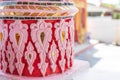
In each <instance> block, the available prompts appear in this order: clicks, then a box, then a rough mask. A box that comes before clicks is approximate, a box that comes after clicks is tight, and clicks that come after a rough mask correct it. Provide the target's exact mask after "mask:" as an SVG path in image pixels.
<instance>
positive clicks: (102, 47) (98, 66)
mask: <svg viewBox="0 0 120 80" xmlns="http://www.w3.org/2000/svg"><path fill="white" fill-rule="evenodd" d="M76 58H77V59H81V60H86V61H89V62H90V65H91V68H90V70H89V71H88V72H87V73H85V74H84V73H80V77H79V79H78V80H120V47H117V46H114V45H109V44H98V45H96V46H95V47H93V48H91V49H89V50H87V51H85V52H84V53H82V54H80V55H79V56H78V57H76ZM74 80H75V79H74Z"/></svg>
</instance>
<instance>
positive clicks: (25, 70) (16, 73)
mask: <svg viewBox="0 0 120 80" xmlns="http://www.w3.org/2000/svg"><path fill="white" fill-rule="evenodd" d="M70 20H71V19H66V21H67V22H69V21H70ZM14 21H15V20H4V23H5V24H8V26H9V25H10V24H11V23H13V22H14ZM46 22H50V23H52V25H54V24H55V23H56V22H60V20H46ZM22 23H24V24H27V25H28V26H29V29H28V36H29V37H28V41H27V43H26V46H27V45H28V42H29V41H31V42H32V45H33V46H34V48H35V45H34V43H33V41H32V39H31V36H30V34H31V33H30V32H31V30H30V25H31V24H32V23H37V20H23V21H22ZM8 31H10V30H9V29H8ZM52 33H55V28H54V27H53V28H52ZM68 33H69V39H70V31H69V32H68ZM53 40H54V41H55V43H56V45H57V49H58V43H57V40H56V39H55V36H54V34H52V41H53ZM8 41H10V40H9V38H8V40H7V42H6V47H7V44H8ZM52 41H51V42H50V46H49V50H50V47H51V43H52ZM11 44H12V43H11ZM26 46H25V50H24V51H26ZM49 50H48V51H49ZM58 50H59V49H58ZM35 51H36V52H37V50H36V48H35ZM5 54H6V53H5ZM59 54H62V53H60V50H59ZM60 59H61V56H60V55H59V57H58V60H57V63H56V64H57V69H56V72H55V73H61V72H62V71H61V69H60V66H59V62H58V61H59V60H60ZM65 59H66V60H67V58H66V56H65ZM6 61H8V60H7V58H6ZM14 62H15V63H16V60H15V61H14ZM22 62H23V63H24V64H25V67H24V70H23V74H22V76H32V77H40V76H42V74H41V72H40V70H39V68H38V65H37V64H38V63H39V62H40V59H39V54H38V53H37V58H36V60H35V62H34V68H35V69H34V71H33V74H32V75H30V74H29V71H28V69H27V68H28V64H27V61H26V60H25V58H24V57H23V58H22ZM46 62H48V63H49V66H48V69H47V73H46V75H50V74H53V72H52V70H51V68H50V60H49V59H48V58H46ZM70 62H71V63H70V66H71V67H72V59H71V61H70ZM66 63H67V62H66ZM3 67H4V66H3ZM67 69H68V67H67V64H66V66H65V70H67ZM7 73H10V70H9V69H7ZM13 74H14V75H18V72H17V69H15V71H14V73H13Z"/></svg>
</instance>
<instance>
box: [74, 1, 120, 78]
mask: <svg viewBox="0 0 120 80" xmlns="http://www.w3.org/2000/svg"><path fill="white" fill-rule="evenodd" d="M73 1H74V3H75V5H76V7H77V8H78V9H79V12H78V13H77V14H76V16H75V22H76V23H75V50H74V55H75V58H77V59H79V60H84V61H88V62H89V63H90V70H89V72H88V73H85V74H84V75H83V73H82V74H81V75H82V76H81V80H106V79H108V80H120V0H73Z"/></svg>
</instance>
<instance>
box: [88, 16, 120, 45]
mask: <svg viewBox="0 0 120 80" xmlns="http://www.w3.org/2000/svg"><path fill="white" fill-rule="evenodd" d="M87 22H88V32H90V34H91V38H93V39H98V40H100V41H102V42H106V43H113V42H115V41H116V36H118V37H119V38H118V40H119V42H120V20H113V19H112V18H111V17H88V18H87ZM118 31H119V33H117V32H118Z"/></svg>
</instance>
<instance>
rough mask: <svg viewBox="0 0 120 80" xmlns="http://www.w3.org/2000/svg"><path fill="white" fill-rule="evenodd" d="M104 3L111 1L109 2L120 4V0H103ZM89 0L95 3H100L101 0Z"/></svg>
mask: <svg viewBox="0 0 120 80" xmlns="http://www.w3.org/2000/svg"><path fill="white" fill-rule="evenodd" d="M101 1H102V2H104V3H109V4H111V3H112V4H118V3H119V1H120V0H101ZM87 2H90V3H93V4H96V5H97V4H99V2H100V0H87Z"/></svg>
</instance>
